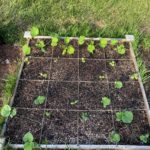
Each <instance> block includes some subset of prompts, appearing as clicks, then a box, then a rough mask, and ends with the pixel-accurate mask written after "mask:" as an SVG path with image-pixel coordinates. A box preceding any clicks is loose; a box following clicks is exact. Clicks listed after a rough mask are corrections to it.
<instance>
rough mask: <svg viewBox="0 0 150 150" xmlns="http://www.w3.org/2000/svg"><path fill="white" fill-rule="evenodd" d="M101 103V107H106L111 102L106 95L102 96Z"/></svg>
mask: <svg viewBox="0 0 150 150" xmlns="http://www.w3.org/2000/svg"><path fill="white" fill-rule="evenodd" d="M101 103H102V104H103V107H104V108H106V107H107V106H109V105H110V104H111V99H110V98H108V97H102V100H101Z"/></svg>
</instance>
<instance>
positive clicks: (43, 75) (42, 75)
mask: <svg viewBox="0 0 150 150" xmlns="http://www.w3.org/2000/svg"><path fill="white" fill-rule="evenodd" d="M39 75H40V76H41V77H43V78H45V79H47V78H48V75H47V73H42V72H40V73H39Z"/></svg>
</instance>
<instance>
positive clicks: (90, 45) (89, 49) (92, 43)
mask: <svg viewBox="0 0 150 150" xmlns="http://www.w3.org/2000/svg"><path fill="white" fill-rule="evenodd" d="M87 50H88V52H89V53H91V54H93V53H94V50H95V46H94V42H93V41H91V43H90V44H88V48H87Z"/></svg>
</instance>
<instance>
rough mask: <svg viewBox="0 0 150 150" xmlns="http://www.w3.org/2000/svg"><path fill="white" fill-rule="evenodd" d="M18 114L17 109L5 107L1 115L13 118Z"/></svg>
mask: <svg viewBox="0 0 150 150" xmlns="http://www.w3.org/2000/svg"><path fill="white" fill-rule="evenodd" d="M16 114H17V111H16V109H15V108H13V109H12V108H11V107H10V106H9V105H4V106H3V107H2V109H1V115H2V116H3V117H11V118H13V117H14V116H15V115H16Z"/></svg>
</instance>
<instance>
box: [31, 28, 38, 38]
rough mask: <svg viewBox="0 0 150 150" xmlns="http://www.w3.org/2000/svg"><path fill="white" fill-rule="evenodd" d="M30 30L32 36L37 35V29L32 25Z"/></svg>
mask: <svg viewBox="0 0 150 150" xmlns="http://www.w3.org/2000/svg"><path fill="white" fill-rule="evenodd" d="M30 32H31V36H32V37H35V36H37V35H39V29H38V28H37V27H32V28H31V31H30Z"/></svg>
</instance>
